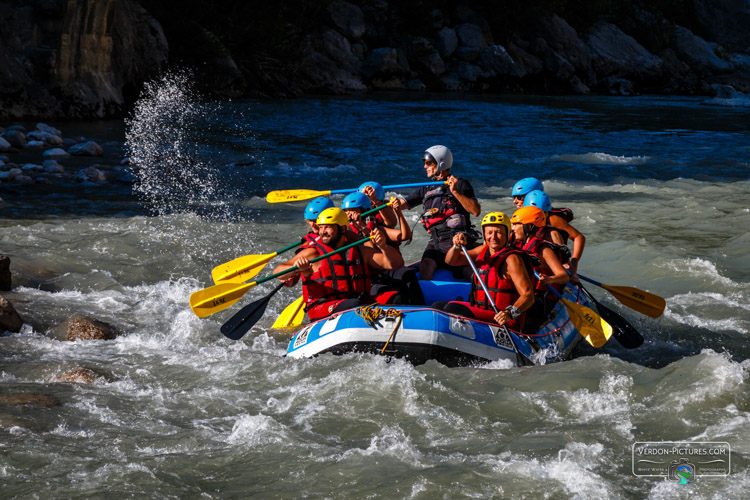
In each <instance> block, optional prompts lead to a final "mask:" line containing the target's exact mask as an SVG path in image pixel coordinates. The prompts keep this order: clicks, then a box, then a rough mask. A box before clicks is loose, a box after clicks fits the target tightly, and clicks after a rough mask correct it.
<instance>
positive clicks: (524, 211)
mask: <svg viewBox="0 0 750 500" xmlns="http://www.w3.org/2000/svg"><path fill="white" fill-rule="evenodd" d="M510 223H511V224H533V225H535V226H536V227H543V226H544V225H545V224H546V220H545V217H544V212H543V211H542V209H541V208H539V207H534V206H531V205H530V206H528V207H523V208H519V209H518V210H516V211H515V212H514V213H513V217H512V218H511V219H510Z"/></svg>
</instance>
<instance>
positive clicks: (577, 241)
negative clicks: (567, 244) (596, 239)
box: [549, 215, 586, 275]
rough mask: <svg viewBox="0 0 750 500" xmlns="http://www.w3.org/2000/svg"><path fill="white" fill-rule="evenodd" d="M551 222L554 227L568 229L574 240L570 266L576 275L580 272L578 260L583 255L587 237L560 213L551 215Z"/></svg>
mask: <svg viewBox="0 0 750 500" xmlns="http://www.w3.org/2000/svg"><path fill="white" fill-rule="evenodd" d="M549 223H550V225H551V226H553V227H556V228H558V229H562V230H563V231H567V233H568V236H569V237H570V239H571V240H573V254H572V255H571V257H570V263H569V264H568V267H569V268H570V272H571V273H572V274H573V275H576V274H577V273H578V262H579V261H580V260H581V256H582V255H583V247H585V246H586V237H585V236H584V235H583V233H582V232H580V231H579V230H578V229H576V228H574V227H573V226H571V225H570V223H569V222H568V221H566V220H565V219H563V218H562V217H560V216H559V215H550V217H549Z"/></svg>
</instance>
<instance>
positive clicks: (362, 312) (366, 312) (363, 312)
mask: <svg viewBox="0 0 750 500" xmlns="http://www.w3.org/2000/svg"><path fill="white" fill-rule="evenodd" d="M357 316H360V317H361V318H362V319H364V320H365V323H367V324H368V325H369V326H371V327H373V328H375V322H376V321H377V320H378V319H380V317H381V316H384V317H386V318H398V321H397V322H396V326H395V327H394V328H393V331H392V332H391V335H390V336H389V337H388V340H387V341H386V343H385V345H384V346H383V349H381V351H380V353H381V354H383V353H384V352H385V348H386V347H388V344H389V343H390V342H391V339H392V338H393V336H394V335H395V334H396V330H398V327H399V326H401V320H402V319H403V318H404V314H403V313H402V312H401V311H399V310H398V309H394V308H392V307H391V308H389V309H385V310H384V309H383V308H382V307H380V306H378V305H377V304H371V305H369V306H360V307H358V308H357Z"/></svg>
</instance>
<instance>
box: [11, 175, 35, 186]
mask: <svg viewBox="0 0 750 500" xmlns="http://www.w3.org/2000/svg"><path fill="white" fill-rule="evenodd" d="M13 182H17V183H18V184H34V179H32V178H31V177H29V176H28V175H17V176H16V178H15V179H13Z"/></svg>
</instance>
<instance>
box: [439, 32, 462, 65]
mask: <svg viewBox="0 0 750 500" xmlns="http://www.w3.org/2000/svg"><path fill="white" fill-rule="evenodd" d="M457 47H458V36H457V35H456V30H454V29H453V28H443V29H441V30H440V31H438V34H437V41H436V42H435V48H436V49H437V50H438V52H439V53H440V57H442V58H444V59H445V58H448V57H450V56H451V55H452V54H453V52H455V51H456V48H457Z"/></svg>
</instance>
